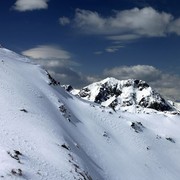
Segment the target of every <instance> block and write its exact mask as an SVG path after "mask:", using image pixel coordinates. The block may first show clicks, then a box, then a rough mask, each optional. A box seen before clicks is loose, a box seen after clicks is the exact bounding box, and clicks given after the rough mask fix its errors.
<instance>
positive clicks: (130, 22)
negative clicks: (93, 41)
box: [74, 7, 173, 40]
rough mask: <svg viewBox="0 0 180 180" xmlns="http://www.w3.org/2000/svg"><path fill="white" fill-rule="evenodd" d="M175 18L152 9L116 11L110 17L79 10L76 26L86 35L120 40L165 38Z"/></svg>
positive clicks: (75, 20)
mask: <svg viewBox="0 0 180 180" xmlns="http://www.w3.org/2000/svg"><path fill="white" fill-rule="evenodd" d="M172 19H173V16H172V15H171V14H168V13H165V12H158V11H156V10H155V9H153V8H151V7H145V8H143V9H139V8H133V9H130V10H123V11H114V15H113V16H110V17H102V16H101V15H100V14H98V13H97V12H93V11H89V10H81V9H77V10H76V14H75V19H74V22H75V26H76V27H77V28H79V29H81V31H83V32H84V33H90V34H104V35H109V36H111V37H113V36H112V35H114V36H115V35H116V36H115V37H116V38H118V36H119V39H124V40H127V39H135V38H138V37H139V36H141V37H157V36H165V35H166V30H167V27H168V25H169V23H170V22H171V21H172Z"/></svg>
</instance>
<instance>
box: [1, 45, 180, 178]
mask: <svg viewBox="0 0 180 180" xmlns="http://www.w3.org/2000/svg"><path fill="white" fill-rule="evenodd" d="M49 84H50V79H49V78H48V76H47V72H46V71H44V70H43V69H41V68H40V67H39V66H38V65H35V64H33V63H31V61H30V60H29V59H27V58H25V57H22V56H20V55H18V54H15V53H14V52H12V51H9V50H7V49H3V48H1V49H0V109H1V110H0V177H1V178H2V179H3V178H4V179H6V180H9V179H28V180H31V179H32V180H39V179H40V180H73V179H85V180H86V179H87V180H88V179H89V180H90V179H93V180H152V179H153V180H156V179H157V180H179V179H180V156H179V154H180V132H179V129H180V116H179V115H172V114H165V113H163V112H162V113H161V114H160V113H159V114H156V113H150V114H144V113H139V114H136V113H128V112H121V111H117V112H115V111H113V110H112V109H111V108H108V107H106V108H105V107H102V106H100V105H97V104H95V103H90V102H87V101H85V100H81V99H78V98H76V97H75V96H73V95H71V94H69V93H68V92H66V91H65V90H64V89H63V88H61V87H60V86H59V85H56V86H53V85H49Z"/></svg>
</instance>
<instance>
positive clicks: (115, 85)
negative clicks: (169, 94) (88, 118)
mask: <svg viewBox="0 0 180 180" xmlns="http://www.w3.org/2000/svg"><path fill="white" fill-rule="evenodd" d="M71 92H72V94H74V95H77V96H79V97H81V98H82V99H85V100H89V101H92V102H96V103H99V104H101V105H102V106H105V107H112V108H113V109H114V110H123V111H129V112H140V111H141V112H149V111H152V109H153V110H156V111H171V112H172V111H175V108H174V107H173V106H172V105H171V104H170V103H169V102H168V101H166V100H165V99H164V98H163V97H162V96H161V95H160V94H159V93H157V92H156V91H155V90H153V89H152V88H151V87H150V86H149V85H148V84H147V83H146V82H145V81H142V80H137V79H136V80H134V79H128V80H121V81H120V80H117V79H115V78H112V77H111V78H106V79H104V80H102V81H99V82H95V83H93V84H90V85H88V86H86V87H84V88H82V89H81V90H79V91H77V90H76V91H75V90H72V89H71ZM150 109H151V110H150ZM173 113H174V112H173Z"/></svg>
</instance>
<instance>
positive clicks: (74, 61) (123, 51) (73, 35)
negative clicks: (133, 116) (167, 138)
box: [0, 0, 180, 100]
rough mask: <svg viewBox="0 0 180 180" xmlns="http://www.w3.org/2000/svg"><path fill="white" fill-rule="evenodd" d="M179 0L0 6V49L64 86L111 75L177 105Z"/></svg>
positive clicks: (30, 1) (39, 1)
mask: <svg viewBox="0 0 180 180" xmlns="http://www.w3.org/2000/svg"><path fill="white" fill-rule="evenodd" d="M179 7H180V2H179V1H178V0H171V1H170V0H104V1H102V0H66V1H65V0H64V1H61V0H8V1H6V0H2V1H1V2H0V27H1V29H0V34H1V35H0V43H1V44H2V45H3V46H5V47H7V48H9V49H11V50H13V51H16V52H18V53H21V54H23V55H26V56H29V57H32V58H34V59H35V61H37V63H40V64H41V65H42V66H44V67H45V68H46V69H48V70H49V71H50V72H51V73H52V74H53V75H54V76H56V78H57V79H58V80H60V81H61V82H62V83H63V84H72V85H73V86H74V87H82V86H84V85H87V84H89V83H91V82H94V81H97V80H100V79H103V78H105V77H107V76H113V77H116V78H118V79H127V78H135V79H142V80H145V81H147V82H148V83H149V84H150V85H151V86H153V87H154V88H156V90H158V91H160V92H161V93H162V94H163V95H164V96H167V97H171V98H173V99H178V100H180V92H179V88H180V49H179V48H180V11H179Z"/></svg>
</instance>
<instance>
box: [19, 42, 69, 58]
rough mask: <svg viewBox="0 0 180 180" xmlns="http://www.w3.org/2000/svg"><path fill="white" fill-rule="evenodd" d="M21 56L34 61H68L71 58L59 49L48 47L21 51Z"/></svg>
mask: <svg viewBox="0 0 180 180" xmlns="http://www.w3.org/2000/svg"><path fill="white" fill-rule="evenodd" d="M22 54H23V55H26V56H29V57H32V58H34V59H70V57H71V55H70V53H69V52H67V51H65V50H63V49H61V48H59V47H56V46H49V45H41V46H37V47H35V48H32V49H29V50H26V51H23V52H22Z"/></svg>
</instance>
